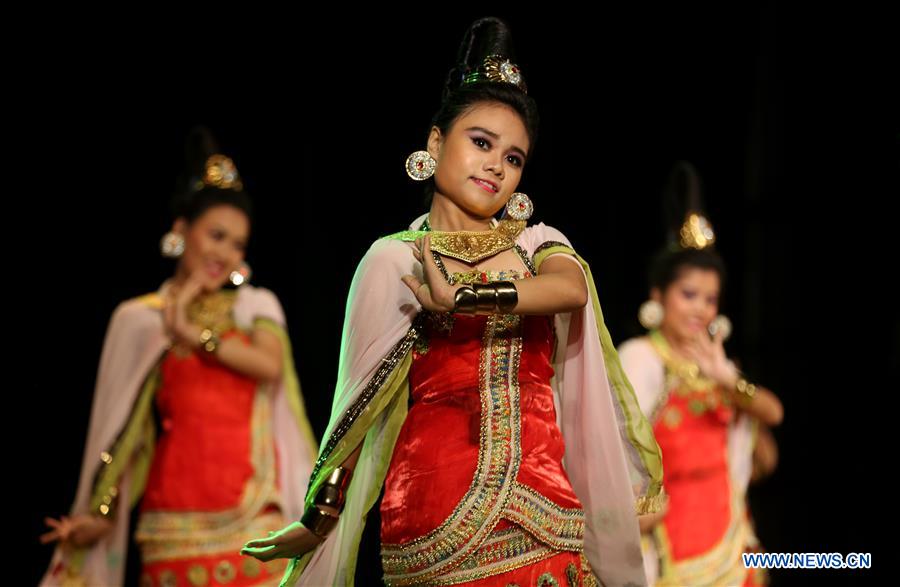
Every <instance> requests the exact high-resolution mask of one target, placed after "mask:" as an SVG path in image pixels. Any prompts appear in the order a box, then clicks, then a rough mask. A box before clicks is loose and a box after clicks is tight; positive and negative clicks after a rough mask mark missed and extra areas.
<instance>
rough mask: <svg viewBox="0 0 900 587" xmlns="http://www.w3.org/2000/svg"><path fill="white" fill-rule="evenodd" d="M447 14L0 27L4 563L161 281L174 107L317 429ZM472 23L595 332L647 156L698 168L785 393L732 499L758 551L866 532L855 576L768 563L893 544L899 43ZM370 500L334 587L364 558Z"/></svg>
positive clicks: (62, 482)
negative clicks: (242, 246) (823, 566)
mask: <svg viewBox="0 0 900 587" xmlns="http://www.w3.org/2000/svg"><path fill="white" fill-rule="evenodd" d="M446 8H448V9H447V10H444V11H443V13H441V12H437V11H436V12H435V13H431V14H420V13H418V12H416V10H415V9H414V8H413V7H410V8H409V9H408V12H407V13H405V14H399V13H398V14H397V15H391V16H390V17H388V16H387V15H386V14H385V13H381V12H378V11H374V10H373V11H372V12H370V13H369V14H362V13H359V12H356V11H355V10H350V9H347V10H345V11H343V13H341V14H339V13H338V12H335V13H334V14H327V15H318V16H313V15H312V14H308V15H306V16H302V15H301V16H290V17H289V16H287V15H279V14H267V15H264V18H262V19H259V18H258V17H255V16H254V18H249V17H248V18H246V19H245V15H243V14H241V13H240V12H239V11H237V12H234V11H233V12H230V13H226V14H224V15H222V14H220V15H216V18H212V17H210V16H208V15H207V16H206V17H203V18H199V17H196V16H195V15H191V17H190V18H188V17H187V15H180V16H177V17H176V16H171V17H169V16H166V17H162V16H160V15H154V16H152V17H151V16H147V15H142V16H140V17H137V16H125V15H111V14H105V15H103V16H104V19H103V20H104V21H105V20H106V19H109V18H112V19H113V24H110V25H109V26H107V25H101V24H99V22H100V20H101V19H97V20H96V21H94V22H93V23H92V24H90V25H86V24H79V25H78V26H74V24H72V23H70V22H67V18H66V17H67V16H73V15H65V14H62V15H60V14H57V15H56V16H57V17H59V18H57V19H54V24H48V23H47V22H45V21H42V20H40V19H37V18H35V19H25V20H23V21H22V23H21V24H22V25H24V26H25V27H26V28H27V30H29V31H32V30H33V32H34V34H26V35H24V36H23V38H22V41H21V42H18V43H11V44H7V42H5V43H4V44H5V46H6V47H7V51H6V53H7V58H8V67H7V80H8V81H7V84H5V85H6V88H5V90H4V93H5V94H6V97H7V98H8V99H10V98H11V100H10V102H8V103H9V104H11V105H10V106H8V108H7V117H6V118H7V119H8V120H7V123H8V127H7V128H11V129H12V132H8V133H7V141H8V143H9V145H8V147H9V150H8V152H9V156H8V159H7V166H5V167H6V169H5V171H4V173H5V175H6V176H7V181H6V183H5V188H4V193H5V198H4V200H5V202H6V206H5V209H6V214H4V217H5V219H6V222H5V223H4V224H5V225H6V226H7V228H8V229H9V231H10V232H9V236H8V238H7V259H8V260H9V261H11V263H9V264H7V269H8V271H9V272H8V273H7V275H6V284H7V288H6V291H7V295H8V296H9V297H8V307H9V310H10V311H9V313H8V315H9V317H10V318H11V320H10V322H9V330H8V335H7V340H8V343H9V344H8V345H7V350H6V351H4V352H5V354H6V355H7V356H8V359H9V362H8V363H7V365H8V367H7V369H6V371H7V373H9V374H10V375H12V378H11V381H10V383H9V387H8V388H7V397H9V398H10V399H11V402H10V404H9V408H10V411H9V412H8V415H9V418H8V421H9V427H8V435H7V436H8V441H7V446H8V453H9V454H11V455H12V456H13V457H14V461H13V462H12V463H10V467H9V468H8V479H9V482H8V484H7V486H8V487H9V488H10V489H11V490H12V493H11V495H10V497H8V498H7V499H8V503H9V504H10V506H11V508H12V509H13V510H14V513H15V516H14V518H15V520H16V521H15V523H14V526H13V527H14V528H15V531H14V535H15V536H16V537H17V538H19V539H21V542H20V543H19V544H18V545H17V546H15V549H16V550H17V551H18V550H19V549H21V550H22V551H24V552H25V557H24V561H21V562H16V563H15V567H18V568H19V570H21V571H22V572H23V573H24V577H23V580H22V584H33V583H35V582H36V581H37V580H38V578H39V576H40V575H41V573H43V571H44V569H45V567H46V563H47V561H48V559H49V556H50V552H51V549H50V548H49V547H42V546H40V545H39V544H38V543H37V536H38V535H39V534H40V532H41V531H42V527H43V522H42V520H43V517H44V516H47V515H54V516H55V515H59V514H61V513H64V512H66V511H67V509H68V508H69V506H70V504H71V500H72V498H73V496H74V493H75V487H76V483H77V478H78V471H79V468H80V462H81V453H82V450H83V443H84V437H85V433H86V427H87V420H88V415H89V410H90V403H91V397H92V390H93V387H92V386H93V381H94V377H95V372H96V364H97V360H98V357H99V352H100V346H101V342H102V337H103V334H104V331H105V327H106V323H107V320H108V318H109V315H110V313H111V311H112V310H113V308H114V307H115V306H116V304H117V303H118V302H120V301H121V300H124V299H127V298H129V297H132V296H135V295H139V294H141V293H145V292H148V291H151V290H153V289H155V288H156V287H157V286H158V285H159V283H161V281H162V280H163V279H165V278H166V277H167V276H168V275H169V274H170V273H171V270H172V265H171V262H167V261H165V260H163V259H161V258H160V257H159V254H158V241H159V237H160V236H161V235H162V233H163V232H165V231H166V230H167V229H168V227H169V225H170V223H171V218H170V217H169V213H168V210H169V208H168V204H169V196H170V194H171V192H172V189H173V187H174V181H175V177H176V176H177V175H178V174H179V173H180V171H181V165H182V160H181V153H182V142H183V139H184V136H185V134H186V132H187V131H188V129H189V128H190V127H191V126H193V125H194V124H197V123H202V124H206V125H208V126H209V127H210V128H211V129H213V131H214V132H215V133H216V135H217V137H218V139H219V140H220V142H221V144H222V146H223V150H224V151H225V152H226V153H228V154H230V155H231V156H232V157H233V158H234V160H235V162H236V164H237V165H238V168H239V170H240V172H241V174H242V175H243V177H244V181H245V186H246V187H247V188H248V191H249V192H250V193H251V194H252V195H253V197H254V200H255V204H256V208H257V215H256V216H257V217H256V221H255V224H254V227H253V236H252V242H251V246H250V250H249V253H248V261H249V263H250V264H251V265H252V267H253V269H254V277H253V282H254V283H256V284H257V285H262V286H265V287H268V288H270V289H272V290H273V291H275V292H276V294H277V295H278V296H279V298H280V299H281V301H282V304H283V306H284V308H285V310H286V313H287V316H288V320H289V327H290V334H291V336H292V340H293V344H294V352H295V358H296V362H297V366H298V370H299V374H300V378H301V383H302V385H303V390H304V395H305V399H306V403H307V408H308V411H309V414H310V418H311V420H312V423H313V427H314V429H315V431H316V433H317V434H321V433H322V432H323V431H324V427H325V424H326V423H327V420H328V415H329V410H330V405H331V395H332V392H333V386H334V378H335V374H336V372H337V360H338V348H339V343H340V329H341V324H342V321H343V311H344V303H345V299H346V292H347V290H348V286H349V283H350V279H351V277H352V273H353V270H354V268H355V266H356V264H357V262H358V260H359V259H360V257H361V256H362V254H363V253H364V252H365V250H366V249H367V247H368V246H369V244H370V243H371V242H372V241H373V240H374V239H375V238H377V237H378V236H380V235H383V234H387V233H390V232H394V231H396V230H401V229H404V228H405V227H406V226H407V224H408V223H409V222H410V221H411V220H412V219H413V218H415V217H416V216H418V215H419V214H420V213H422V212H424V211H425V209H424V207H423V204H422V195H421V188H420V187H419V186H417V185H413V184H412V182H410V181H409V180H408V179H407V177H406V175H405V174H404V172H403V170H402V165H403V162H404V159H405V158H406V156H407V155H408V154H409V153H410V152H411V151H413V150H416V149H420V148H422V147H423V146H424V141H425V137H426V133H427V131H428V122H429V120H430V117H431V115H432V113H433V111H434V110H435V109H436V107H437V105H438V100H439V96H440V88H441V84H442V82H443V78H444V75H445V73H446V70H447V69H448V67H449V66H450V64H451V62H452V59H453V56H454V54H455V51H456V47H457V44H458V42H459V40H460V38H461V35H462V33H463V31H464V30H465V27H466V26H467V24H468V23H469V22H470V21H471V19H472V18H473V17H475V16H479V15H480V14H479V13H464V12H463V11H460V10H459V9H454V11H453V12H451V11H450V10H449V7H446ZM523 8H524V6H523ZM499 15H500V16H503V17H504V18H506V19H507V21H508V22H509V23H510V24H511V26H512V30H513V32H514V35H515V38H516V42H517V46H518V50H519V51H518V52H519V59H518V61H519V63H520V65H521V66H522V68H523V70H524V73H525V75H526V79H527V80H528V84H529V88H530V90H531V94H532V95H533V96H534V97H535V99H536V100H537V102H538V104H539V106H540V108H541V116H542V128H541V134H540V138H539V140H538V144H537V150H536V151H535V153H534V155H535V156H534V158H533V159H532V160H531V161H530V162H529V165H528V168H527V170H526V172H525V176H524V180H523V183H522V185H521V186H520V189H521V191H524V192H526V193H528V194H529V195H530V196H531V198H532V200H533V201H534V204H535V210H536V211H535V216H534V217H533V221H536V222H537V221H543V222H546V223H547V224H549V225H552V226H555V227H557V228H559V229H560V230H562V231H563V232H564V233H565V234H566V235H567V236H568V237H569V239H570V240H571V241H572V242H573V244H574V246H575V247H576V249H578V250H579V251H580V253H581V254H582V256H584V257H585V258H587V259H588V260H589V262H590V263H591V265H592V269H593V273H594V276H595V279H596V281H597V286H598V289H599V292H600V296H601V301H602V304H603V308H604V313H605V315H606V320H607V324H608V326H609V328H610V331H611V332H612V335H613V338H614V340H615V341H616V342H617V343H618V342H621V341H622V340H624V339H626V338H628V337H630V336H633V335H636V334H638V333H639V332H640V329H639V326H638V324H637V320H636V312H637V307H638V305H639V304H640V303H641V302H642V301H643V300H644V299H646V283H645V269H646V266H647V262H648V260H649V258H650V256H651V255H652V253H653V252H654V251H655V250H656V249H657V248H658V247H660V246H661V245H662V243H663V236H664V227H663V221H662V214H661V205H660V204H661V191H662V187H663V183H664V181H665V178H666V175H667V173H668V171H669V169H670V166H671V165H672V163H674V162H675V161H676V160H678V159H687V160H690V161H692V162H694V163H695V165H696V166H697V168H698V169H699V171H700V173H701V175H702V176H703V180H704V185H705V196H706V202H707V207H708V211H709V215H710V217H711V219H712V221H713V223H714V226H715V228H716V230H717V233H718V236H719V241H718V244H717V246H718V248H719V250H720V251H721V253H722V254H723V256H724V258H725V260H726V262H727V264H728V267H729V273H730V275H729V281H728V283H727V285H726V290H725V297H724V307H723V311H724V312H725V313H727V314H728V315H729V316H730V317H731V318H732V320H733V322H734V324H735V336H734V337H733V338H732V340H731V341H729V343H728V350H729V353H730V354H731V355H732V356H734V357H738V358H739V359H740V360H741V362H742V364H743V366H744V368H745V371H747V372H748V373H749V374H751V375H752V377H753V378H754V379H755V380H757V381H759V382H761V383H763V384H765V385H767V386H768V387H771V388H772V389H773V390H775V391H776V392H777V393H778V394H779V396H780V397H781V398H782V400H783V402H784V405H785V412H786V417H785V421H784V424H783V425H782V426H781V427H780V428H779V429H778V430H776V432H775V434H776V438H777V440H778V442H779V445H780V448H781V462H780V466H779V469H778V471H777V472H776V473H775V475H774V476H773V477H771V478H770V479H768V480H766V481H765V482H763V483H762V484H761V485H760V486H757V487H754V488H753V489H752V490H751V503H752V507H753V511H754V514H755V518H756V522H757V527H758V533H759V535H760V537H761V539H762V542H763V544H764V545H765V547H766V549H767V550H768V551H770V552H839V553H848V552H871V553H873V568H872V569H870V570H865V571H838V570H832V571H816V572H813V571H777V572H775V573H773V576H774V581H775V583H776V584H797V583H804V582H807V581H811V580H813V579H814V580H815V581H816V582H817V583H821V582H834V583H845V582H853V583H858V582H861V581H864V580H867V579H869V580H871V579H874V578H875V576H876V575H877V574H878V570H879V567H880V568H882V569H883V568H885V567H887V565H889V564H890V562H891V561H890V560H889V558H888V557H889V552H888V550H887V549H886V548H885V547H886V539H884V538H877V537H876V532H880V531H883V530H890V528H891V527H892V526H891V522H889V521H888V518H889V517H890V515H891V514H892V512H893V509H894V505H893V491H892V489H891V487H892V485H893V484H892V478H891V477H890V474H891V469H892V465H893V454H894V452H895V451H894V446H893V435H889V433H888V428H887V427H888V426H889V423H888V420H887V417H889V406H890V405H891V402H892V400H893V395H894V394H895V393H896V392H897V387H898V385H897V377H896V376H897V367H898V358H897V357H898V355H900V349H898V337H900V329H898V325H897V324H898V323H897V319H896V315H895V313H894V309H893V306H894V305H895V303H896V297H897V296H896V294H895V289H894V288H893V286H892V285H889V281H890V280H892V279H893V274H894V273H895V272H896V266H897V262H896V260H894V257H895V256H896V252H897V246H896V244H895V241H894V238H893V237H894V234H893V232H894V231H895V230H896V228H895V227H894V222H893V216H892V213H889V211H890V206H891V204H892V201H893V200H895V199H896V198H897V195H898V190H897V182H896V179H897V167H898V166H897V162H898V159H897V155H898V141H897V139H898V125H897V116H896V104H897V102H894V101H893V98H894V95H893V93H892V90H893V87H892V86H893V83H894V81H893V79H894V78H895V77H896V71H897V68H896V63H895V62H896V56H897V54H898V53H897V51H896V43H895V42H894V39H893V38H892V37H891V35H890V32H891V31H888V30H887V27H886V26H883V25H885V24H886V23H887V21H886V15H883V14H877V13H874V12H869V11H867V10H866V9H864V8H858V9H855V12H854V13H853V14H845V13H841V12H837V11H835V12H823V11H822V9H816V10H815V11H814V10H811V9H802V8H799V7H798V8H795V9H791V10H787V9H784V8H776V7H772V6H769V7H764V6H756V5H754V6H753V7H752V8H751V7H740V6H734V7H732V8H729V9H728V10H723V9H721V8H710V7H701V6H695V5H690V6H680V7H670V8H668V9H666V10H660V9H658V8H655V7H652V6H649V5H648V6H635V7H633V8H632V9H628V10H625V9H611V8H595V9H594V12H593V13H592V14H591V15H589V14H588V13H585V12H580V11H579V12H574V11H564V10H562V9H554V10H552V11H551V10H547V11H545V12H530V13H529V12H528V11H524V10H522V11H507V12H506V13H501V14H499ZM78 16H80V17H83V18H84V17H86V20H88V21H90V20H91V18H90V16H91V15H84V14H80V15H78ZM157 19H158V21H157ZM10 24H11V25H12V24H13V23H10ZM879 416H882V417H879ZM373 520H374V521H372V522H371V523H370V524H369V528H368V531H367V533H366V539H365V540H364V545H363V552H362V553H361V556H360V565H359V566H360V568H359V576H360V584H372V583H373V582H375V581H377V579H378V577H380V569H377V568H376V566H377V564H378V554H377V541H376V539H377V518H375V517H374V516H373ZM16 560H17V561H18V560H19V559H18V557H16Z"/></svg>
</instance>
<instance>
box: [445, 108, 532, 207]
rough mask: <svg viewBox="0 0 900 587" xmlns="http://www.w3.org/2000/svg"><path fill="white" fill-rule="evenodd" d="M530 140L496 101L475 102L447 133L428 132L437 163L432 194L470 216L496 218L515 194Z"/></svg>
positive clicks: (520, 124)
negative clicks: (446, 199) (444, 198)
mask: <svg viewBox="0 0 900 587" xmlns="http://www.w3.org/2000/svg"><path fill="white" fill-rule="evenodd" d="M529 148H530V142H529V140H528V132H527V131H526V129H525V125H524V123H523V122H522V119H521V117H520V116H519V115H518V113H516V111H515V110H513V109H512V108H510V107H509V106H506V105H505V104H501V103H498V102H479V103H477V104H475V105H474V106H473V107H472V108H471V109H469V110H467V111H466V112H464V113H463V114H461V115H460V116H459V118H457V119H456V120H455V121H454V122H453V124H452V125H451V127H450V129H449V130H448V132H447V133H446V134H443V133H441V131H440V129H438V128H437V127H435V128H433V129H432V130H431V135H430V136H429V139H428V151H429V153H431V156H432V157H434V159H435V160H436V161H437V168H436V169H435V173H434V181H435V196H444V197H447V198H449V199H450V200H451V201H452V202H453V203H454V204H455V205H456V206H457V207H459V208H461V209H462V210H463V211H464V212H466V213H467V214H469V215H471V216H477V217H480V218H487V217H490V216H493V215H494V214H496V213H497V212H498V211H499V210H500V209H501V208H503V206H505V205H506V202H507V201H508V200H509V198H510V196H512V194H513V193H514V192H515V191H516V188H517V187H518V185H519V180H520V179H521V178H522V170H523V168H524V166H525V160H526V158H527V154H528V149H529Z"/></svg>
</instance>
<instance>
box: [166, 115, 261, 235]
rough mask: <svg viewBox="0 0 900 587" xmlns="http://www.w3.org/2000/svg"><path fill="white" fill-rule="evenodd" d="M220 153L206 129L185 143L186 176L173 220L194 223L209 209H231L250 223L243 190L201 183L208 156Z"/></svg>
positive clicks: (177, 194)
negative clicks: (220, 207) (234, 209)
mask: <svg viewBox="0 0 900 587" xmlns="http://www.w3.org/2000/svg"><path fill="white" fill-rule="evenodd" d="M217 153H221V151H220V150H219V147H218V144H217V143H216V140H215V139H214V138H213V136H212V133H211V132H210V131H209V129H207V128H205V127H195V128H193V129H192V130H191V132H190V133H189V134H188V137H187V139H186V140H185V146H184V154H185V162H186V166H185V169H186V172H185V174H184V175H183V176H182V177H181V178H180V180H179V184H178V188H177V189H176V192H175V197H174V198H173V200H172V212H173V213H174V215H175V217H176V218H184V219H185V220H187V221H188V222H193V221H194V220H196V219H197V218H199V217H200V216H202V215H203V214H204V213H205V212H206V211H207V210H209V209H210V208H214V207H216V206H223V205H224V206H233V207H234V208H237V209H238V210H240V211H241V212H243V213H244V214H246V215H247V218H248V219H249V220H250V221H251V223H252V221H253V202H252V201H251V200H250V196H249V195H248V194H247V192H245V191H244V190H243V188H242V187H241V188H219V187H215V186H211V185H206V184H204V183H203V181H202V178H203V176H204V174H205V173H206V161H207V160H208V159H209V157H210V156H211V155H215V154H217Z"/></svg>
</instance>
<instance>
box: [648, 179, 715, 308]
mask: <svg viewBox="0 0 900 587" xmlns="http://www.w3.org/2000/svg"><path fill="white" fill-rule="evenodd" d="M702 192H703V185H702V182H701V181H700V174H699V173H698V172H697V168H696V167H694V166H693V165H692V164H691V163H690V162H688V161H678V162H676V163H675V165H673V166H672V171H671V172H670V174H669V178H668V180H667V182H666V187H665V189H664V191H663V211H664V216H665V222H666V226H667V229H668V233H667V239H666V240H667V241H668V245H667V246H666V247H665V248H664V249H663V250H661V251H659V252H658V253H657V254H656V256H655V257H654V259H653V261H652V262H651V263H650V275H649V277H650V287H651V288H654V287H655V288H659V291H660V292H664V291H665V290H666V288H668V287H669V286H670V285H671V284H672V282H674V281H675V280H676V279H678V278H679V277H680V276H681V274H682V273H683V272H684V271H686V270H688V269H705V270H709V271H715V272H716V273H718V275H719V282H720V283H721V284H723V285H724V283H725V262H724V261H723V260H722V257H721V256H720V255H719V253H717V252H716V250H715V249H712V248H709V247H707V248H704V249H699V250H698V249H684V248H682V247H681V246H680V244H679V233H680V230H681V225H682V223H683V222H684V218H685V215H686V214H687V213H688V212H702V210H703V193H702Z"/></svg>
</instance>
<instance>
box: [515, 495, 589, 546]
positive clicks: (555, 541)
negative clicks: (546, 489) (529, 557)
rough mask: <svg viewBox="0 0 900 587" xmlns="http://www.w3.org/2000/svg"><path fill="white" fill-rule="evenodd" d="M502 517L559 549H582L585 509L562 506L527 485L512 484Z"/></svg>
mask: <svg viewBox="0 0 900 587" xmlns="http://www.w3.org/2000/svg"><path fill="white" fill-rule="evenodd" d="M503 517H504V518H506V519H507V520H510V521H512V522H515V523H517V524H519V525H521V526H522V527H524V528H525V529H527V530H528V531H530V532H532V533H533V534H534V535H535V536H537V537H538V538H539V539H540V540H541V541H542V542H544V543H545V544H548V545H550V546H553V547H554V548H556V549H558V550H571V551H575V552H580V551H581V549H582V548H583V544H584V511H583V510H582V509H580V508H562V507H560V506H558V505H556V504H555V503H553V502H552V501H550V500H549V499H547V498H546V497H544V496H543V495H541V494H540V493H538V492H537V491H535V490H534V489H532V488H531V487H528V486H527V485H522V484H521V483H518V482H516V483H515V484H514V486H513V491H512V495H511V496H510V500H509V501H508V502H507V504H506V507H505V508H504V510H503Z"/></svg>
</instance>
